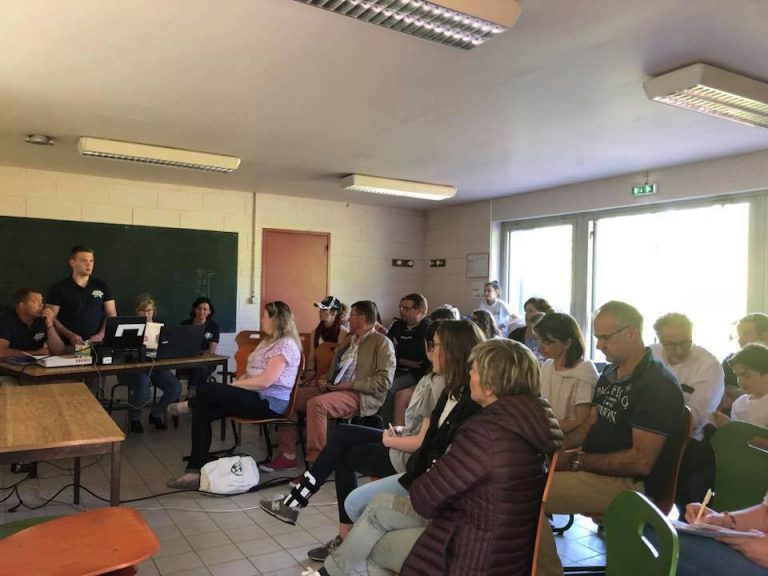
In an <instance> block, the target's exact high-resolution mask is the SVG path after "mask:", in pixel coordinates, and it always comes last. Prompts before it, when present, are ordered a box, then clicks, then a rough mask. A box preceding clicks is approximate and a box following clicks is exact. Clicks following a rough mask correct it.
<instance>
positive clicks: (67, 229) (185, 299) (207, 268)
mask: <svg viewBox="0 0 768 576" xmlns="http://www.w3.org/2000/svg"><path fill="white" fill-rule="evenodd" d="M77 244H84V245H87V246H90V247H91V248H93V249H94V251H95V260H96V266H95V268H94V272H93V275H94V277H95V278H99V279H101V280H104V281H105V282H106V283H107V284H108V285H109V287H110V288H111V289H112V293H113V295H114V296H115V299H116V301H117V312H118V314H121V315H129V314H133V313H134V308H133V307H134V301H135V298H136V295H137V294H139V293H141V292H149V293H151V294H152V295H153V296H154V297H155V298H156V300H157V307H158V314H157V321H160V322H167V323H169V324H177V323H178V322H180V321H181V320H184V319H185V318H188V317H189V311H190V305H191V304H192V302H193V301H194V300H195V298H197V297H198V296H208V297H209V298H211V300H213V303H214V305H215V307H216V315H215V316H214V318H215V319H216V320H217V321H218V323H219V325H220V326H221V331H222V332H234V331H235V311H236V304H237V234H236V233H233V232H209V231H204V230H180V229H177V228H158V227H154V226H126V225H119V224H96V223H90V222H71V221H63V220H42V219H35V218H13V217H0V246H2V249H0V305H7V306H12V305H13V293H14V291H15V290H17V289H18V288H20V287H22V286H31V287H33V288H37V289H39V290H42V291H43V294H45V293H47V292H48V288H49V287H50V286H51V284H53V283H54V282H56V281H57V280H60V279H61V278H64V277H66V276H68V275H70V274H71V273H72V269H71V268H70V267H69V263H68V260H69V251H70V249H71V248H72V246H75V245H77Z"/></svg>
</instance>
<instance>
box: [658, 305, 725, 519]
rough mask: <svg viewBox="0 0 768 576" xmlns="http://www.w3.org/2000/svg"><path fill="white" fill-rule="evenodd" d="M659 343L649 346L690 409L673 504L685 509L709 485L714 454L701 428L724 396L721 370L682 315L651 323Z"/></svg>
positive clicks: (663, 317) (686, 318) (716, 360)
mask: <svg viewBox="0 0 768 576" xmlns="http://www.w3.org/2000/svg"><path fill="white" fill-rule="evenodd" d="M653 329H654V330H655V331H656V338H657V340H658V342H657V343H656V344H653V345H652V346H651V351H652V352H653V356H654V358H656V360H658V361H659V362H661V363H662V364H664V366H666V367H667V368H668V369H669V370H670V371H671V372H672V373H673V374H674V375H675V377H676V378H677V381H678V383H679V384H680V387H681V388H682V390H683V396H684V397H685V404H686V406H688V408H690V410H691V440H690V442H689V443H688V446H687V447H686V449H685V454H684V455H683V461H682V463H681V465H680V476H679V478H678V481H677V494H676V496H675V503H676V504H677V505H678V507H679V508H680V509H684V508H685V505H686V504H688V503H689V502H701V500H702V499H703V498H704V494H705V493H706V491H707V488H709V487H710V486H711V482H712V480H713V478H711V474H706V475H702V473H703V471H705V470H708V469H711V468H712V467H713V466H714V454H713V453H712V448H711V447H710V445H709V440H708V439H707V438H705V430H704V427H705V426H706V425H707V424H708V423H709V420H710V418H711V416H712V414H714V413H715V412H717V407H718V406H719V405H720V402H721V401H722V399H723V391H724V389H725V385H724V373H723V367H722V366H721V364H720V362H719V361H718V359H717V358H715V357H714V356H713V355H712V354H710V353H709V352H708V351H706V350H705V349H704V348H702V347H701V346H697V345H695V344H694V343H693V323H692V322H691V321H690V319H689V318H688V317H687V316H685V315H684V314H678V313H676V312H671V313H669V314H664V315H663V316H661V317H660V318H659V319H658V320H656V323H655V324H654V325H653Z"/></svg>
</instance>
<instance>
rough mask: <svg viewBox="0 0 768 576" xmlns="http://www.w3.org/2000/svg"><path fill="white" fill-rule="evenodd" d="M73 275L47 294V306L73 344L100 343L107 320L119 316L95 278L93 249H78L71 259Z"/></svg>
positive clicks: (113, 301) (113, 302)
mask: <svg viewBox="0 0 768 576" xmlns="http://www.w3.org/2000/svg"><path fill="white" fill-rule="evenodd" d="M69 265H70V267H71V268H72V275H71V276H68V277H67V278H64V279H63V280H60V281H59V282H57V283H56V284H54V285H53V286H51V288H50V290H49V291H48V297H47V299H46V300H47V302H48V306H49V307H50V308H51V310H53V313H54V314H55V315H56V330H58V332H59V334H61V336H62V337H63V338H64V339H66V340H68V341H69V343H70V344H73V345H75V344H82V343H83V342H85V341H89V342H91V343H94V342H101V341H102V340H103V339H104V325H105V321H106V318H107V317H108V316H116V315H117V311H116V308H115V299H114V298H113V297H112V291H111V290H110V289H109V286H107V284H106V283H105V282H103V281H102V280H99V279H97V278H93V277H92V276H91V273H92V272H93V266H94V254H93V249H92V248H88V247H87V246H75V247H74V248H72V250H71V252H70V256H69Z"/></svg>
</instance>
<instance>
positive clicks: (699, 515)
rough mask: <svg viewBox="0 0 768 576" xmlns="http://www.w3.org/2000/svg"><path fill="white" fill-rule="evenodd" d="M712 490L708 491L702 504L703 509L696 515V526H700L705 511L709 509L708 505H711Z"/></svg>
mask: <svg viewBox="0 0 768 576" xmlns="http://www.w3.org/2000/svg"><path fill="white" fill-rule="evenodd" d="M712 494H714V492H712V488H708V489H707V494H706V495H705V496H704V501H703V502H702V503H701V508H699V513H698V514H696V521H695V522H694V524H699V523H700V522H701V516H702V514H704V510H706V508H707V504H709V501H710V500H711V499H712Z"/></svg>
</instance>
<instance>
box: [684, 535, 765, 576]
mask: <svg viewBox="0 0 768 576" xmlns="http://www.w3.org/2000/svg"><path fill="white" fill-rule="evenodd" d="M679 537H680V560H679V562H678V564H677V576H700V575H701V574H706V575H707V576H737V575H738V576H766V574H768V569H766V568H761V567H760V566H758V565H757V564H755V563H754V562H751V561H750V560H747V558H746V556H744V555H743V554H742V553H741V552H738V551H736V550H734V549H733V548H731V547H730V546H728V545H727V544H723V543H722V542H718V541H717V540H712V539H710V538H700V537H698V536H691V535H689V534H680V536H679Z"/></svg>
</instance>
